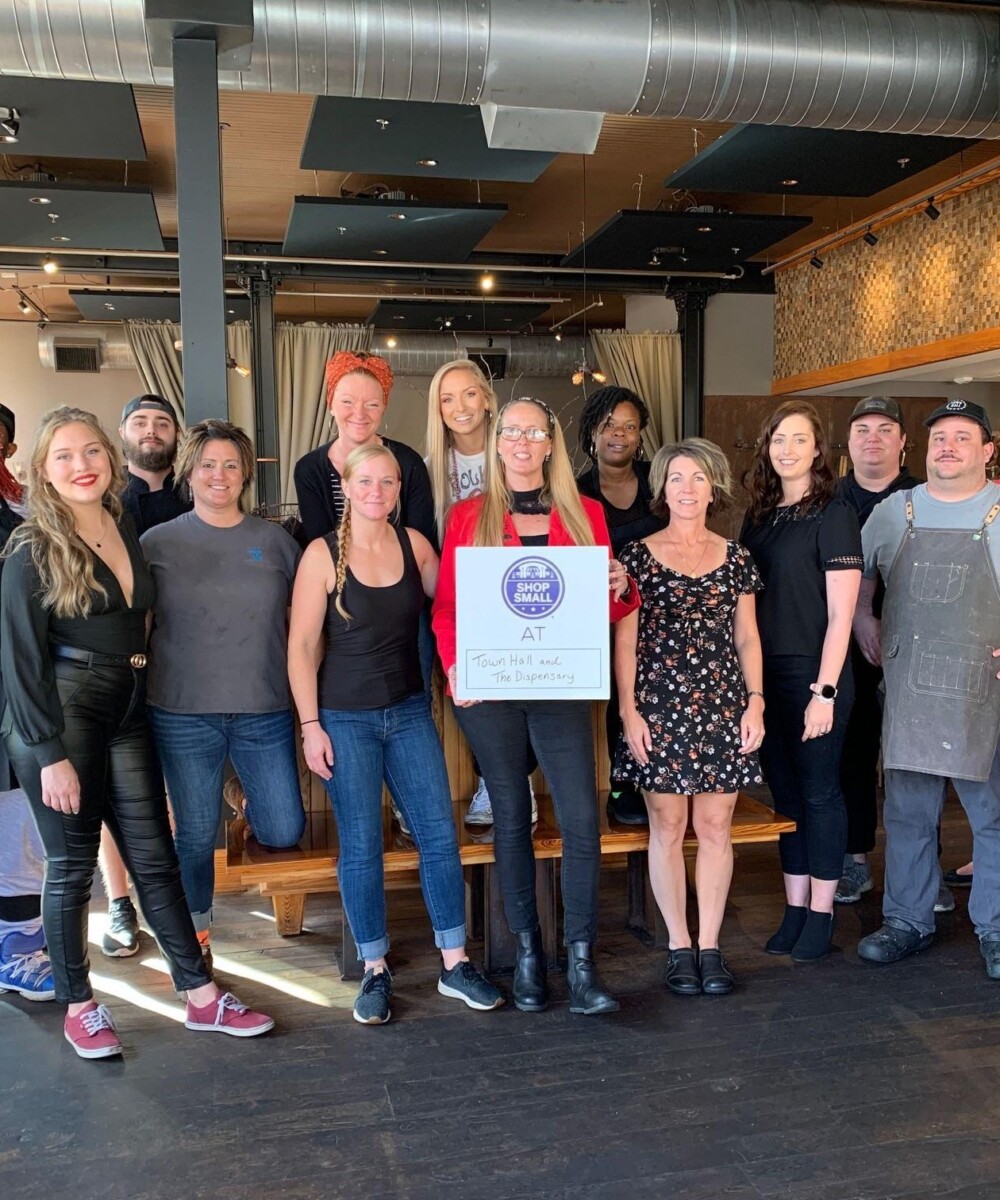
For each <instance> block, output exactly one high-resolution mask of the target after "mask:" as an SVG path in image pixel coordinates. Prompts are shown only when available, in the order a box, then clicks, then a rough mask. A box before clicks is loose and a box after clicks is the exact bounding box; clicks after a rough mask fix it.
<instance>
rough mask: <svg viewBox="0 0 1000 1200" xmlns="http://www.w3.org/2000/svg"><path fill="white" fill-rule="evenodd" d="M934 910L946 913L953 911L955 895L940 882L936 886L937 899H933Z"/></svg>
mask: <svg viewBox="0 0 1000 1200" xmlns="http://www.w3.org/2000/svg"><path fill="white" fill-rule="evenodd" d="M934 911H935V912H936V913H948V912H954V911H955V897H954V896H953V895H952V894H951V892H949V891H948V889H947V888H946V887H945V885H944V884H943V883H942V884H941V885H940V886H939V887H938V894H937V899H936V900H935V901H934Z"/></svg>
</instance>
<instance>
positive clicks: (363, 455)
mask: <svg viewBox="0 0 1000 1200" xmlns="http://www.w3.org/2000/svg"><path fill="white" fill-rule="evenodd" d="M379 455H381V456H383V457H385V458H388V459H390V460H391V462H392V465H393V466H394V467H395V468H396V478H397V479H402V478H403V473H402V471H400V469H399V462H398V461H397V459H396V456H395V454H393V452H392V451H391V450H390V449H389V447H388V446H383V445H380V444H375V445H372V446H359V447H358V448H357V450H352V451H351V453H350V454H349V455H348V456H347V462H345V463H344V469H343V471H341V473H340V477H341V479H342V480H343V481H344V482H345V483H350V482H351V476H352V475H353V474H354V472H355V471H356V470H357V469H358V468H359V467H360V466H361V464H362V463H366V462H367V461H368V460H369V459H370V458H377V457H379ZM396 512H397V514H398V512H399V499H398V497H397V499H396ZM350 553H351V502H350V500H348V499H347V497H346V496H345V497H344V511H343V513H342V515H341V518H340V524H339V525H338V526H337V561H336V564H335V565H336V568H337V580H336V583H335V584H334V587H333V607H334V608H335V609H336V610H337V612H339V613H340V615H341V616H342V617H343V618H344V620H345V621H350V620H351V614H350V613H349V612H348V611H347V609H346V607H345V606H344V588H345V587H346V586H347V559H348V557H349V555H350Z"/></svg>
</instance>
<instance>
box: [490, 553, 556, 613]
mask: <svg viewBox="0 0 1000 1200" xmlns="http://www.w3.org/2000/svg"><path fill="white" fill-rule="evenodd" d="M502 586H503V602H504V604H506V605H507V607H508V608H509V609H510V611H511V612H512V613H514V614H515V615H516V616H519V617H526V618H527V619H528V620H537V619H538V618H539V617H547V616H548V615H549V614H550V613H554V612H555V610H556V609H557V608H558V607H559V605H560V604H561V603H562V598H563V593H564V592H565V590H566V584H565V581H564V580H563V577H562V575H561V574H560V573H559V571H557V570H556V568H555V567H554V566H553V565H552V564H551V563H550V562H548V561H547V560H546V559H544V558H534V557H532V558H519V559H518V560H517V562H516V563H514V565H513V566H511V567H509V568H508V569H507V572H506V574H505V575H504V577H503V585H502Z"/></svg>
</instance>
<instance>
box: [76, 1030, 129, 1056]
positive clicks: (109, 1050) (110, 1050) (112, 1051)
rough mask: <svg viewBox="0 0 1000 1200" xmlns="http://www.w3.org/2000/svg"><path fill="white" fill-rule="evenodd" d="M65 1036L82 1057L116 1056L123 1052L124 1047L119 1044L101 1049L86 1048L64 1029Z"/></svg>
mask: <svg viewBox="0 0 1000 1200" xmlns="http://www.w3.org/2000/svg"><path fill="white" fill-rule="evenodd" d="M63 1037H64V1038H65V1039H66V1041H67V1042H69V1044H70V1045H71V1046H72V1047H73V1049H74V1050H75V1051H76V1052H77V1054H78V1055H79V1056H80V1057H81V1058H114V1057H115V1055H117V1054H121V1052H122V1048H121V1046H120V1045H118V1046H104V1047H102V1048H101V1049H100V1050H85V1049H84V1048H83V1047H82V1046H78V1045H77V1044H76V1042H74V1041H73V1039H72V1038H71V1037H70V1036H69V1034H68V1033H67V1032H66V1031H65V1029H64V1030H63Z"/></svg>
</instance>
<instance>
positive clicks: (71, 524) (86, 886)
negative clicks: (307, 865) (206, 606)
mask: <svg viewBox="0 0 1000 1200" xmlns="http://www.w3.org/2000/svg"><path fill="white" fill-rule="evenodd" d="M122 482H123V472H122V466H121V458H120V456H119V454H118V450H117V448H116V447H115V446H114V445H113V443H112V442H111V440H110V438H109V437H108V435H107V434H106V433H105V432H104V430H103V429H102V428H101V426H100V424H99V423H98V421H97V418H96V417H94V416H93V415H92V414H91V413H88V412H83V411H82V410H80V409H78V408H58V409H55V410H54V411H52V412H50V413H48V414H47V416H46V417H45V418H44V420H43V421H42V424H41V427H40V429H39V431H38V434H37V436H36V438H35V444H34V446H33V447H32V449H31V454H30V461H29V467H28V517H27V520H26V521H25V522H24V524H23V525H21V526H20V527H19V528H18V529H16V530H15V531H14V533H13V534H12V535H11V538H10V542H9V543H8V553H9V557H8V558H7V561H6V564H5V566H4V570H3V577H2V586H0V657H2V670H3V682H4V688H5V691H6V710H5V712H4V716H3V725H2V732H3V735H4V738H5V740H6V746H7V752H8V754H9V755H10V760H11V763H12V764H13V766H14V769H15V771H16V772H17V777H18V779H19V780H20V782H21V786H22V787H23V788H24V790H25V792H26V793H27V795H28V800H29V803H30V804H31V810H32V814H33V816H34V818H35V823H36V825H37V826H38V832H39V835H40V836H41V839H42V844H43V845H44V847H45V857H46V867H45V884H44V888H43V892H42V920H43V924H44V926H45V936H46V940H47V943H48V948H49V957H50V960H51V963H52V976H53V979H54V980H55V993H56V999H57V1000H58V1001H60V1002H61V1003H63V1004H66V1005H67V1006H68V1008H67V1013H66V1021H65V1036H66V1040H67V1041H68V1042H69V1043H70V1045H71V1046H72V1047H73V1049H74V1050H75V1051H76V1053H77V1054H78V1055H80V1057H81V1058H106V1057H108V1056H109V1055H115V1054H121V1052H122V1047H121V1043H120V1042H119V1040H118V1036H117V1034H116V1033H115V1024H114V1020H113V1019H112V1017H111V1014H110V1013H109V1012H108V1010H107V1009H106V1008H105V1007H104V1005H103V1004H101V1005H98V1004H97V1003H95V1001H94V995H93V991H92V990H91V986H90V971H89V963H88V961H87V906H88V904H89V901H90V890H91V886H92V884H93V879H94V868H95V867H96V866H97V850H98V846H99V845H100V840H101V823H102V822H104V823H106V824H107V826H108V828H109V829H110V830H111V832H112V834H113V835H114V838H115V841H116V842H117V843H118V847H119V849H120V850H121V852H122V857H123V858H124V860H125V864H126V866H127V867H128V869H129V871H130V873H131V875H132V878H133V879H134V880H135V885H136V890H137V892H138V894H139V900H140V903H141V905H142V910H143V913H144V914H145V917H146V920H147V921H148V922H149V924H150V926H151V927H152V930H153V933H154V934H155V935H156V938H157V941H158V942H159V943H160V948H161V950H162V951H163V954H164V957H165V958H166V959H167V962H168V963H169V965H170V971H171V975H172V977H173V981H174V986H175V987H176V988H177V989H178V991H181V992H186V993H187V1019H186V1021H185V1024H186V1025H187V1028H188V1029H198V1030H215V1031H217V1032H220V1033H229V1034H233V1035H234V1036H237V1037H253V1036H254V1035H255V1034H258V1033H265V1032H266V1031H267V1030H268V1029H270V1028H271V1027H272V1026H273V1025H274V1022H273V1021H272V1020H271V1018H270V1017H267V1016H265V1015H264V1014H263V1013H255V1012H251V1011H250V1010H249V1009H247V1008H246V1007H245V1005H243V1004H240V1002H239V1001H238V1000H237V999H236V998H235V997H234V996H232V995H231V994H229V993H225V994H223V993H221V992H220V991H219V989H218V988H217V987H216V985H215V984H214V983H213V982H212V977H211V974H210V973H209V970H208V967H207V966H206V964H205V962H204V961H203V959H202V954H201V948H200V947H199V945H198V939H197V938H196V937H195V932H194V926H193V925H192V923H191V917H190V915H189V913H188V908H187V903H186V901H185V899H184V889H183V887H182V886H181V873H180V867H179V866H178V863H177V855H176V853H175V852H174V843H173V837H172V836H171V833H170V822H169V819H168V817H167V802H166V797H165V795H164V791H163V776H162V775H161V773H160V769H159V764H158V763H157V760H156V752H155V751H154V749H153V745H152V740H151V737H150V734H149V728H148V726H147V724H146V709H145V674H146V672H145V666H146V655H145V652H144V651H145V642H146V614H147V612H148V610H149V608H150V606H151V605H152V603H153V598H154V595H155V587H154V584H153V578H152V576H151V575H150V573H149V568H148V567H147V566H146V563H145V561H144V559H143V557H142V551H141V550H140V548H139V541H138V538H137V537H136V534H135V527H134V525H133V524H132V519H131V517H129V516H128V515H127V514H125V513H123V511H122V505H121V501H120V500H119V499H118V496H119V494H120V492H121V487H122Z"/></svg>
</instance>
